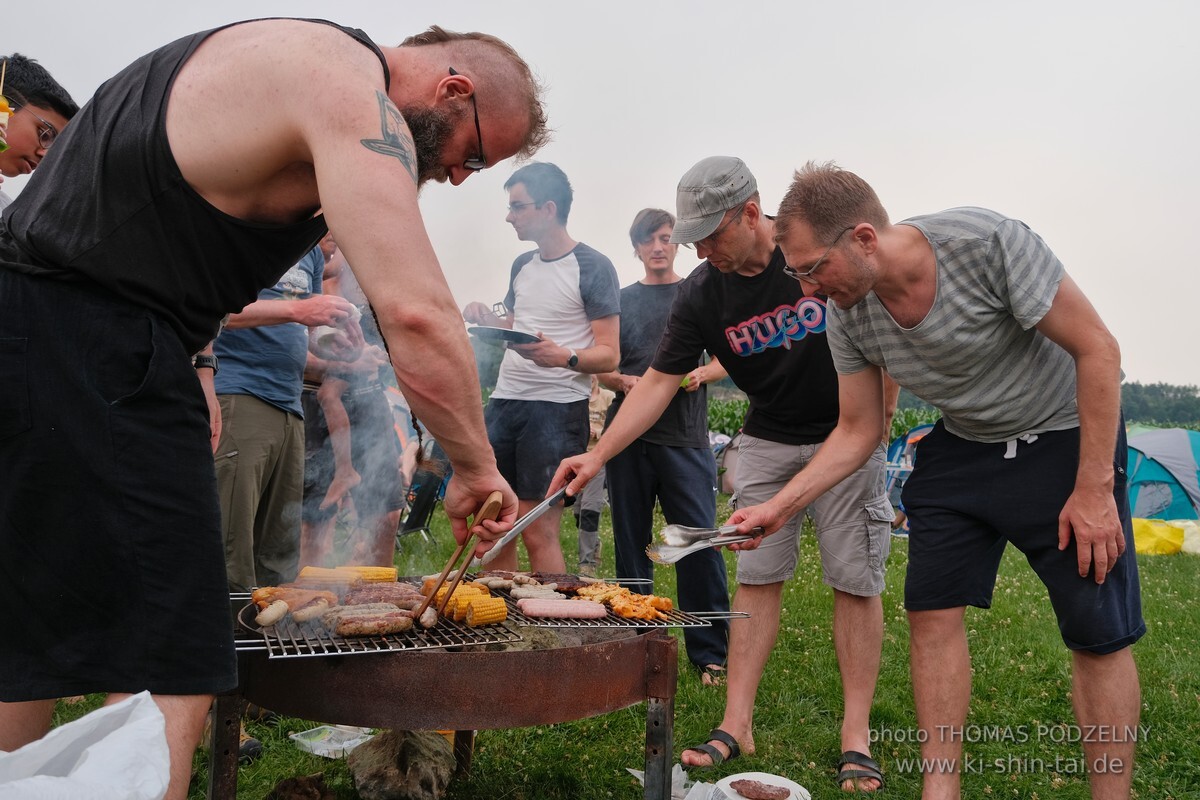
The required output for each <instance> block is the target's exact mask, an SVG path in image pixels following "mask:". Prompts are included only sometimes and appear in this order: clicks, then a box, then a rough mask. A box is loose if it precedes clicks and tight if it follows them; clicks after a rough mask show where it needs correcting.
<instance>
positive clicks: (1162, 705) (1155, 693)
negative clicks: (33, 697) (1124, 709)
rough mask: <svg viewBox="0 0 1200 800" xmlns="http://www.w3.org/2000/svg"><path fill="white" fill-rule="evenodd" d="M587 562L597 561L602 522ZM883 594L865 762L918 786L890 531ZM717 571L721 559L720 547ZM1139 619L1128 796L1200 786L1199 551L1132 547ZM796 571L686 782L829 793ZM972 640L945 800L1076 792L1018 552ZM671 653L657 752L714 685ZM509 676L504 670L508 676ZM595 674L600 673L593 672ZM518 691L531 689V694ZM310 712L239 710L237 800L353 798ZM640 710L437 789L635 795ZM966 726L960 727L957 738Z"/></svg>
mask: <svg viewBox="0 0 1200 800" xmlns="http://www.w3.org/2000/svg"><path fill="white" fill-rule="evenodd" d="M437 517H438V525H437V526H436V527H435V541H434V542H433V543H427V542H423V541H421V540H420V539H419V538H413V537H408V539H407V540H406V543H405V547H404V549H403V550H402V552H401V553H399V554H398V556H397V561H398V564H399V566H400V568H401V572H402V574H423V573H428V572H436V571H437V569H438V568H440V566H441V565H442V564H444V563H445V559H446V558H448V557H449V554H450V550H451V549H452V548H451V546H450V535H449V532H448V524H447V523H446V521H445V518H444V515H443V514H442V513H441V511H440V510H439V512H438V514H437ZM602 525H603V531H604V532H605V533H606V534H607V535H606V536H605V541H606V543H608V544H609V546H606V547H605V552H604V559H605V564H606V569H605V570H602V574H612V572H611V570H612V548H611V546H610V545H611V530H610V529H609V527H608V516H607V512H606V513H605V517H604V520H603V523H602ZM562 541H563V547H564V551H565V552H566V553H567V554H568V564H571V563H572V559H571V555H570V554H572V553H574V552H575V530H574V523H573V522H572V521H571V520H570V518H569V515H564V524H563V537H562ZM893 542H894V547H893V550H892V555H891V558H890V560H889V564H888V588H887V591H886V592H885V594H884V598H883V600H884V614H885V617H884V618H885V641H884V651H883V667H882V671H881V675H880V681H879V688H878V691H877V692H876V700H875V706H874V709H873V713H872V726H873V730H874V731H875V732H876V735H877V736H878V738H879V740H878V741H877V742H876V743H875V745H874V755H875V756H876V758H878V759H879V760H880V761H882V762H883V766H884V771H885V774H886V778H887V781H888V785H887V792H886V795H885V796H888V797H900V798H913V797H917V796H919V793H920V780H919V777H918V775H917V774H916V772H915V770H914V769H913V767H912V766H911V764H906V762H907V761H909V760H911V759H915V758H917V756H918V745H917V743H916V742H915V740H914V739H915V732H916V721H915V714H914V711H913V702H912V690H911V686H910V682H909V674H908V627H907V623H906V619H905V615H904V610H903V607H902V604H901V599H902V587H903V576H904V571H905V566H906V563H907V555H908V552H907V542H906V540H903V539H894V540H893ZM729 565H730V576H731V579H732V576H733V575H734V574H735V572H734V571H733V566H734V561H733V558H732V555H730V556H729ZM1140 566H1141V576H1142V591H1143V601H1144V606H1145V617H1146V620H1147V624H1148V626H1149V632H1148V633H1147V635H1146V637H1145V638H1144V639H1142V641H1141V642H1139V643H1138V644H1137V645H1136V646H1135V647H1134V654H1135V658H1136V660H1137V663H1138V665H1139V668H1140V670H1141V679H1142V698H1143V705H1142V707H1143V711H1142V719H1141V724H1142V726H1143V731H1144V734H1145V738H1144V741H1142V742H1140V743H1139V747H1138V754H1137V756H1138V761H1137V768H1136V771H1135V774H1134V790H1135V796H1137V797H1143V798H1164V799H1170V798H1173V799H1174V800H1185V798H1197V797H1200V652H1198V650H1200V645H1198V644H1197V641H1198V639H1197V632H1198V631H1200V603H1198V602H1197V594H1198V592H1197V589H1198V587H1200V558H1196V557H1192V556H1186V555H1176V556H1149V557H1143V558H1142V559H1141V561H1140ZM800 569H801V572H800V577H799V578H797V579H795V580H793V581H791V582H790V583H789V584H788V585H787V587H786V589H785V593H784V614H783V622H782V628H781V631H780V637H779V642H778V644H777V646H776V648H775V650H774V652H773V654H772V656H771V660H770V662H769V663H768V666H767V672H766V675H765V677H764V680H763V683H762V687H761V689H760V692H759V701H758V705H757V712H756V720H755V739H756V744H757V748H758V750H757V752H756V753H755V754H754V755H752V756H748V757H742V758H740V759H738V760H736V761H733V762H731V763H728V764H726V765H722V766H721V767H718V768H716V769H713V770H707V771H704V772H696V773H694V774H693V775H692V777H693V778H695V779H701V780H706V781H709V782H715V781H716V780H718V779H719V778H721V777H723V776H725V775H728V774H732V773H735V772H743V771H764V772H772V773H778V774H781V775H785V776H787V777H789V778H791V779H792V780H795V781H796V782H798V783H800V784H802V785H803V786H805V787H807V788H808V789H809V791H810V792H812V795H813V797H814V798H828V797H836V796H838V795H839V794H840V793H839V792H838V791H837V789H836V787H835V785H834V783H833V776H834V774H835V762H836V758H837V755H838V752H837V751H838V727H839V718H840V709H841V688H840V682H839V679H838V673H837V665H836V661H835V659H834V654H833V645H832V641H831V637H830V626H829V619H830V610H831V603H832V601H831V596H830V592H829V589H828V588H827V587H825V586H824V585H823V584H822V583H821V582H820V578H819V575H820V565H819V561H818V555H817V551H816V547H815V545H814V544H813V542H812V540H811V537H805V539H804V543H803V545H802V551H801V568H800ZM673 588H674V572H673V570H671V569H670V568H662V567H660V568H659V571H658V577H657V585H656V587H655V591H656V592H657V593H659V594H671V593H672V592H673ZM967 624H968V629H969V638H970V642H971V649H972V653H973V659H974V660H973V664H974V688H973V696H972V704H971V712H970V717H969V719H968V728H967V730H966V732H965V733H966V736H967V739H968V741H967V744H966V747H965V755H966V756H968V757H970V759H971V762H970V763H971V764H972V765H973V769H972V771H971V772H970V774H967V775H965V776H964V780H963V796H964V797H968V798H980V797H1016V798H1042V799H1043V800H1044V799H1045V798H1064V800H1066V799H1071V798H1085V797H1088V791H1087V779H1086V777H1085V776H1084V775H1083V774H1082V772H1081V770H1082V767H1081V764H1082V751H1081V749H1080V747H1079V745H1078V743H1077V742H1076V741H1073V739H1074V738H1076V734H1077V732H1076V731H1075V729H1074V728H1073V727H1072V726H1073V725H1074V719H1073V716H1072V713H1071V702H1070V677H1069V673H1068V659H1067V655H1066V652H1065V650H1064V648H1063V646H1062V643H1061V640H1060V638H1059V635H1058V630H1057V627H1056V625H1055V622H1054V617H1053V614H1052V613H1051V611H1050V607H1049V603H1048V601H1047V600H1046V598H1045V593H1044V591H1043V589H1042V586H1041V584H1040V583H1039V582H1038V581H1037V580H1036V578H1035V577H1034V576H1033V574H1032V572H1031V570H1030V569H1029V567H1028V565H1026V564H1025V562H1024V559H1023V558H1022V557H1021V556H1020V554H1019V553H1017V552H1015V551H1014V550H1012V549H1011V548H1010V549H1009V551H1008V553H1007V554H1006V555H1005V558H1004V561H1003V565H1002V567H1001V573H1000V577H999V579H998V581H997V586H996V594H995V602H994V605H993V608H992V609H990V610H988V611H979V610H975V609H971V610H969V611H968V614H967ZM679 652H680V658H681V663H680V679H679V692H678V695H677V697H676V709H675V712H676V713H675V756H676V759H678V754H679V752H680V750H681V749H682V748H683V747H685V746H687V745H689V744H693V743H696V742H698V741H702V740H703V739H704V737H705V734H707V732H708V730H709V729H710V728H711V727H713V726H715V725H716V724H717V723H718V722H719V721H720V719H721V713H722V709H723V706H724V690H723V689H714V688H710V687H705V686H703V685H702V684H701V683H700V680H699V677H698V676H697V675H696V673H695V672H694V671H692V670H691V669H690V667H689V665H688V663H687V660H686V658H685V657H683V647H682V643H681V645H680V648H679ZM517 679H519V677H518V678H517ZM596 679H597V680H603V679H604V676H603V675H597V676H596ZM530 701H531V702H536V698H531V700H530ZM96 702H97V699H96V698H88V700H87V702H85V703H82V704H78V705H72V706H67V705H64V704H60V712H61V717H60V719H61V720H66V719H71V718H74V717H76V716H78V715H79V714H80V713H82V712H83V711H84V710H87V709H89V708H91V707H94V706H95V703H96ZM315 724H317V723H316V722H308V721H304V720H295V719H284V720H283V721H282V723H281V724H279V725H278V726H268V725H262V724H258V723H250V724H249V729H250V731H251V732H252V733H253V734H254V735H256V736H257V737H258V738H260V739H261V740H262V741H263V743H264V746H265V750H264V755H263V757H262V758H261V759H259V760H258V761H257V762H255V763H254V764H251V765H248V766H244V767H242V768H241V770H240V772H239V792H238V797H239V798H249V799H251V800H258V798H263V797H265V796H266V795H267V794H268V793H269V792H270V790H271V789H272V788H273V787H274V786H275V784H276V783H278V782H279V781H280V780H282V779H284V778H288V777H293V776H297V775H308V774H313V773H317V772H323V773H324V774H325V779H326V782H327V783H328V784H329V785H330V786H331V787H332V788H333V790H334V792H335V793H336V795H337V797H338V798H339V800H353V798H357V797H358V795H357V793H356V792H355V790H354V786H353V781H352V779H351V777H350V775H349V772H348V771H347V769H346V766H345V763H344V761H332V760H327V759H322V758H319V757H316V756H312V755H309V754H306V753H303V752H301V751H300V750H298V749H296V748H295V746H294V745H293V743H292V742H291V740H290V739H288V737H287V734H288V733H289V732H291V731H298V730H304V729H306V728H308V727H311V726H313V725H315ZM644 727H645V711H644V707H642V706H641V705H639V706H634V707H632V708H629V709H625V710H623V711H619V712H615V713H612V714H608V715H605V716H601V717H596V718H592V719H586V720H582V721H579V722H574V723H567V724H561V725H553V726H546V727H539V728H525V729H513V730H502V731H482V732H480V734H479V736H478V738H477V740H476V751H475V758H474V763H473V768H472V773H471V776H470V778H469V779H468V780H465V781H458V782H455V783H454V784H452V786H451V789H450V793H449V797H450V798H451V800H474V798H484V797H486V798H489V800H546V799H547V798H550V799H553V798H563V799H564V800H566V799H567V798H571V800H576V799H578V800H607V799H608V798H635V797H641V789H640V786H639V785H638V784H637V782H636V781H635V780H634V779H633V778H632V777H631V776H630V775H629V774H628V772H626V768H634V769H642V767H643V762H642V759H643V744H644ZM972 739H975V741H972ZM206 764H207V759H206V757H205V755H204V754H203V753H201V754H199V755H198V756H197V759H196V766H197V783H196V785H195V787H194V790H193V792H192V797H193V798H196V800H199V799H200V798H203V797H204V796H205V795H204V788H205V786H206V785H207V767H206Z"/></svg>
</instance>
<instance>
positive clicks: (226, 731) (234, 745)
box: [207, 694, 246, 800]
mask: <svg viewBox="0 0 1200 800" xmlns="http://www.w3.org/2000/svg"><path fill="white" fill-rule="evenodd" d="M245 707H246V701H245V699H244V698H243V697H242V696H241V695H240V694H223V695H218V696H217V699H216V700H215V701H214V702H213V707H212V711H211V712H210V713H211V714H212V726H211V727H212V730H211V732H210V734H209V740H208V756H209V760H208V795H207V797H208V800H228V798H230V797H237V779H238V775H237V771H238V745H239V744H240V742H239V741H238V739H239V734H240V733H241V722H242V711H243V709H244V708H245Z"/></svg>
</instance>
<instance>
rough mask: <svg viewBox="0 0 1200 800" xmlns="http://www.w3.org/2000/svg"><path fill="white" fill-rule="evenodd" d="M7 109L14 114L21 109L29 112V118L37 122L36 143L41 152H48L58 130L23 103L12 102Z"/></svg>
mask: <svg viewBox="0 0 1200 800" xmlns="http://www.w3.org/2000/svg"><path fill="white" fill-rule="evenodd" d="M9 107H10V108H12V110H13V113H14V114H15V113H17V112H18V111H20V110H21V109H22V108H23V109H25V110H26V111H28V112H29V116H31V117H33V118H34V119H36V120H37V121H38V143H39V144H40V145H41V146H42V149H43V150H49V149H50V145H52V144H54V140H55V139H57V138H58V128H56V127H54V125H52V124H51V123H50V122H48V121H47V120H44V119H42V118H41V117H39V116H38V115H37V114H35V113H34V111H33V109H32V108H30V107H29V106H28V105H26V104H25V103H18V102H15V101H14V102H11V103H9Z"/></svg>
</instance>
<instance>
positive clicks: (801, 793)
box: [717, 772, 812, 800]
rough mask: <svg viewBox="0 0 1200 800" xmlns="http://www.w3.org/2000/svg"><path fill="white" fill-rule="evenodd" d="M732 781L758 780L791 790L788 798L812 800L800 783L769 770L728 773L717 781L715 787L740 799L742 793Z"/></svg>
mask: <svg viewBox="0 0 1200 800" xmlns="http://www.w3.org/2000/svg"><path fill="white" fill-rule="evenodd" d="M734 781H759V782H760V783H766V784H770V785H771V786H783V787H786V788H788V789H791V790H792V794H791V796H790V797H789V798H788V800H812V795H810V794H809V793H808V790H807V789H805V788H804V787H803V786H801V785H800V784H798V783H796V782H795V781H789V780H788V779H787V778H785V777H783V776H782V775H772V774H771V773H769V772H739V773H738V774H737V775H730V776H729V777H727V778H722V779H721V780H719V781H717V788H718V789H720V790H721V791H722V792H724V793H725V794H727V795H729V797H730V798H731V800H741V798H742V795H740V794H738V793H737V792H736V791H734V790H733V788H732V787H731V786H730V784H731V783H733V782H734Z"/></svg>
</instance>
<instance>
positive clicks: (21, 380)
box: [0, 338, 33, 439]
mask: <svg viewBox="0 0 1200 800" xmlns="http://www.w3.org/2000/svg"><path fill="white" fill-rule="evenodd" d="M28 349H29V340H28V339H23V338H22V339H0V439H8V438H11V437H13V436H16V435H17V434H19V433H24V432H25V431H27V430H29V429H30V428H31V427H32V426H33V419H32V417H31V416H30V413H29V368H28V363H27V362H28V356H27V352H28Z"/></svg>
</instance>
